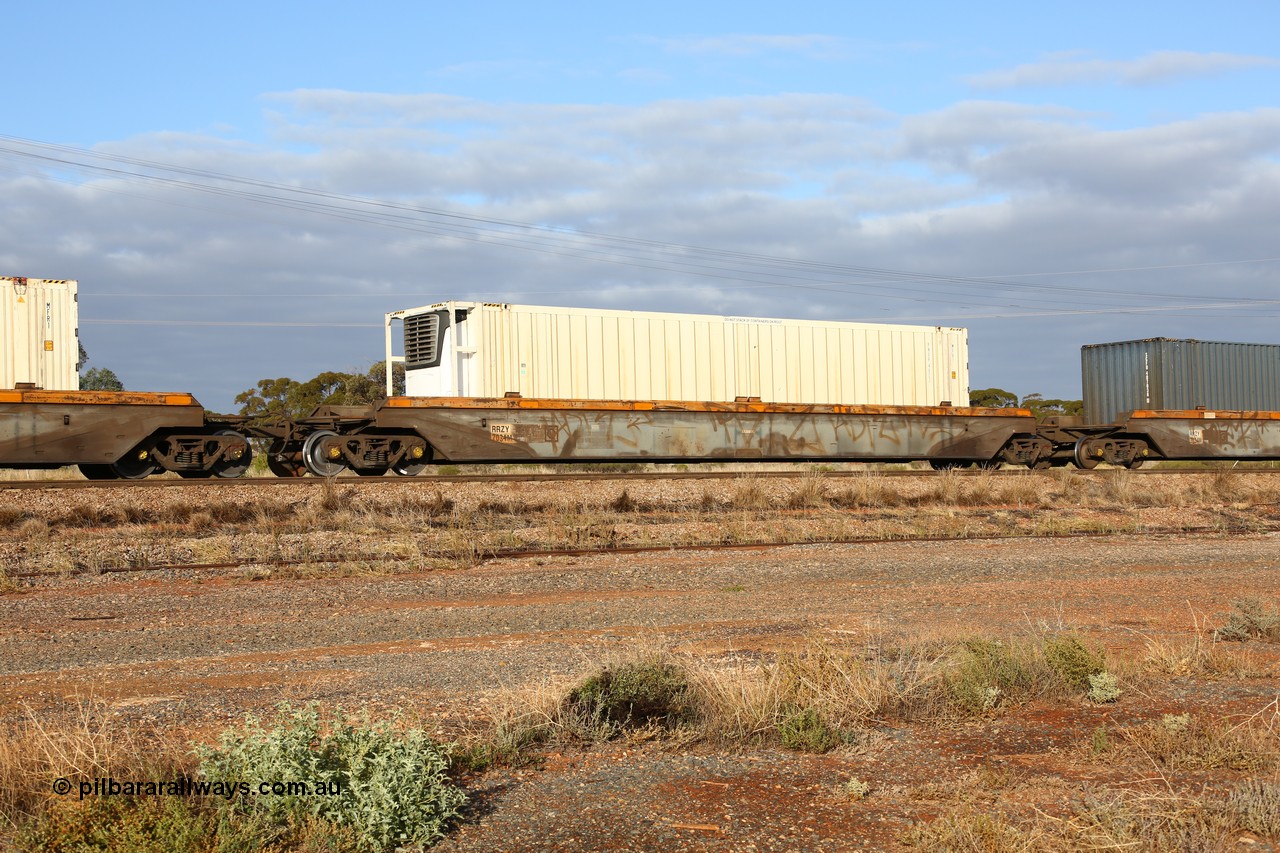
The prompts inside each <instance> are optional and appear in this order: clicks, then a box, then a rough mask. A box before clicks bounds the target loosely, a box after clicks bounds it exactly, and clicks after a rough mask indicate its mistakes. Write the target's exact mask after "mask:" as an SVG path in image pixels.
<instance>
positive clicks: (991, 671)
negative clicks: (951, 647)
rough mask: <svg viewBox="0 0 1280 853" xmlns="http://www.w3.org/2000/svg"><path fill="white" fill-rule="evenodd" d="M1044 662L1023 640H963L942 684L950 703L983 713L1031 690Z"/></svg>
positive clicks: (964, 711) (1039, 677) (1036, 681)
mask: <svg viewBox="0 0 1280 853" xmlns="http://www.w3.org/2000/svg"><path fill="white" fill-rule="evenodd" d="M1043 677H1044V665H1043V664H1042V663H1040V662H1039V661H1037V660H1036V658H1035V656H1034V654H1033V649H1031V647H1029V646H1028V645H1026V644H1025V643H1001V642H999V641H997V640H988V639H983V638H975V639H971V640H966V641H965V642H964V643H963V644H962V645H961V647H960V651H959V653H958V655H957V658H956V660H955V664H954V666H953V667H952V669H951V670H950V671H949V672H948V673H947V675H946V677H945V679H944V681H943V685H944V687H945V690H946V693H947V698H948V699H949V700H950V703H951V705H952V707H954V708H956V709H958V710H960V711H961V712H963V713H966V714H985V713H988V712H990V711H993V710H995V709H996V708H997V707H999V706H1000V705H1001V704H1002V703H1003V702H1005V701H1006V700H1010V699H1016V698H1017V697H1019V696H1022V695H1025V694H1027V693H1029V692H1031V691H1032V690H1034V689H1035V688H1036V687H1037V686H1038V685H1039V683H1040V682H1041V680H1042V679H1043Z"/></svg>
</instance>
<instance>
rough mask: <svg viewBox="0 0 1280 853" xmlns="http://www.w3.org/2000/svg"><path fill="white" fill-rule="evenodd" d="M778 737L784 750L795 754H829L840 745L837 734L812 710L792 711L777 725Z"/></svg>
mask: <svg viewBox="0 0 1280 853" xmlns="http://www.w3.org/2000/svg"><path fill="white" fill-rule="evenodd" d="M778 737H779V739H780V740H781V741H782V745H783V747H785V748H786V749H794V750H796V751H797V752H816V753H823V752H830V751H831V750H832V749H834V748H835V747H836V746H838V745H839V744H840V735H839V734H837V733H836V732H835V731H834V730H833V729H832V728H831V727H830V726H828V725H827V722H826V720H824V719H822V715H821V714H819V713H818V712H817V710H815V709H814V708H803V709H798V710H793V711H792V712H791V713H790V714H788V715H786V716H785V717H784V718H783V720H782V722H781V723H779V724H778Z"/></svg>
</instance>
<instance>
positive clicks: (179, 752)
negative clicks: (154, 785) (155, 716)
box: [0, 698, 195, 819]
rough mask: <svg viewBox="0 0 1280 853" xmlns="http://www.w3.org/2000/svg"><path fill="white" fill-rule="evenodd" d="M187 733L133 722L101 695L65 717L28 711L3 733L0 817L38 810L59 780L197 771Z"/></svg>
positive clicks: (146, 776) (158, 777) (76, 706)
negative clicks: (49, 716)
mask: <svg viewBox="0 0 1280 853" xmlns="http://www.w3.org/2000/svg"><path fill="white" fill-rule="evenodd" d="M194 767H195V763H194V759H193V756H192V755H191V754H190V747H189V746H188V744H187V741H186V739H185V738H184V737H182V736H180V735H179V734H178V733H177V732H176V731H175V730H172V729H162V728H159V727H156V726H152V725H148V724H145V723H130V722H128V721H127V720H125V719H123V718H122V717H120V716H119V715H118V714H117V713H116V712H115V711H114V710H113V709H112V708H111V706H110V705H108V704H107V703H106V702H105V701H103V700H101V699H96V698H93V699H86V700H82V701H80V702H78V703H76V704H74V705H73V706H72V707H71V711H70V713H69V714H68V715H67V716H66V717H64V718H61V719H52V720H50V719H42V718H40V717H37V716H36V715H35V714H34V713H33V712H31V711H30V710H29V709H28V710H27V712H26V716H25V718H24V719H23V720H22V721H21V722H18V723H16V724H13V725H10V726H9V728H8V731H5V732H4V735H3V737H0V815H6V816H9V817H10V819H12V818H13V817H14V816H22V815H33V814H37V813H39V812H40V811H41V810H42V809H43V808H44V807H45V806H46V805H47V804H48V802H49V801H50V799H52V794H51V790H52V788H51V785H52V783H53V781H54V780H55V779H58V778H64V779H67V780H68V781H69V782H70V783H71V784H72V786H73V788H72V790H78V789H79V784H80V783H81V782H84V781H90V782H91V781H92V780H94V779H105V778H108V777H113V778H117V779H138V780H161V781H170V780H173V779H176V778H180V777H182V776H184V775H186V774H188V773H190V772H192V771H193V770H194Z"/></svg>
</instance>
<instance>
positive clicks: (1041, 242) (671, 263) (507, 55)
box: [0, 2, 1280, 410]
mask: <svg viewBox="0 0 1280 853" xmlns="http://www.w3.org/2000/svg"><path fill="white" fill-rule="evenodd" d="M1030 8H1031V7H1028V6H1027V4H1024V3H1023V4H1016V5H1015V4H1012V3H1007V4H1004V3H1002V4H992V3H988V4H982V5H981V6H980V8H979V9H977V10H976V11H975V10H974V9H973V8H971V7H961V6H956V5H955V4H943V3H915V4H906V5H901V6H897V7H892V8H890V7H888V6H885V5H883V4H857V3H798V4H790V5H786V6H779V5H778V4H742V3H734V4H729V3H718V2H711V3H682V4H675V3H666V2H658V3H648V4H644V5H643V6H641V7H635V8H634V9H622V10H613V9H609V8H605V7H602V6H600V5H599V4H585V3H543V4H537V5H535V4H528V3H508V2H497V3H488V4H484V5H483V6H482V7H467V6H464V5H461V4H434V3H382V4H376V5H373V6H368V7H363V8H358V9H357V8H356V7H353V6H351V5H350V4H318V3H309V4H300V3H275V4H263V5H258V4H254V5H250V4H246V3H223V4H217V5H216V6H205V7H192V6H189V5H186V6H184V5H181V4H179V5H174V4H157V3H133V4H124V6H123V8H110V7H108V6H104V5H102V4H89V3H69V4H54V5H45V6H37V5H35V4H24V5H22V6H19V7H16V8H14V9H11V10H7V11H6V33H7V35H8V36H9V38H8V39H7V42H8V43H9V44H10V45H16V46H20V47H19V49H18V50H16V52H14V53H13V54H11V60H13V61H12V62H11V64H10V68H9V70H8V71H7V72H6V74H5V75H4V77H3V78H2V79H0V95H2V96H3V104H4V110H3V113H2V115H3V116H4V119H3V122H0V134H2V135H4V136H5V137H7V139H6V140H0V274H12V275H29V276H39V277H50V278H53V277H66V278H78V279H80V281H81V290H82V307H81V311H82V317H83V320H84V322H83V323H82V327H81V329H82V332H81V334H82V339H83V340H84V342H85V345H86V347H87V348H88V349H89V352H90V354H91V356H92V359H93V361H92V362H91V364H92V365H95V366H106V367H111V368H113V369H115V370H116V371H117V373H119V374H120V375H121V376H122V378H123V379H124V380H125V382H126V384H128V385H129V386H130V387H134V388H139V389H148V390H179V389H180V390H190V391H193V392H195V393H196V395H197V396H198V397H199V398H200V399H201V400H202V402H205V404H206V405H208V406H210V407H211V408H216V409H222V410H230V409H232V408H234V406H233V404H232V402H231V401H232V398H233V397H234V396H235V394H236V393H237V392H238V391H240V390H244V389H246V388H248V387H250V386H251V385H252V384H253V383H254V382H256V381H257V380H258V379H260V378H264V377H267V376H279V375H289V376H293V377H294V378H299V379H304V378H308V377H309V376H311V375H314V374H315V373H317V372H320V371H321V370H332V369H337V370H345V369H353V368H357V367H363V366H367V364H368V363H370V362H372V361H374V360H375V359H377V358H378V357H379V355H380V353H381V332H380V330H379V329H378V328H377V326H378V323H379V321H380V318H381V314H382V313H383V312H384V311H389V310H394V309H397V308H403V307H408V306H410V305H417V304H423V303H426V302H430V301H434V300H436V299H442V298H450V297H457V298H501V299H504V300H507V301H512V302H527V303H534V304H559V305H589V306H593V307H614V308H633V309H644V310H688V311H698V312H707V313H727V314H757V315H764V316H770V315H776V316H795V317H815V318H817V317H820V318H832V319H851V320H863V321H873V322H874V321H892V322H918V323H926V324H945V325H965V326H968V327H969V328H970V329H971V350H972V361H971V374H972V376H973V383H974V386H975V387H986V386H991V385H995V386H1001V387H1006V388H1009V389H1010V390H1013V391H1015V392H1017V393H1023V394H1025V393H1028V392H1032V391H1040V392H1044V393H1046V394H1049V395H1053V396H1058V395H1069V396H1074V395H1076V394H1078V393H1079V380H1078V363H1079V362H1078V352H1079V347H1080V345H1082V344H1085V343H1096V342H1101V341H1107V340H1124V339H1132V338H1137V337H1148V336H1169V337H1199V338H1203V339H1227V340H1253V341H1259V342H1273V343H1280V332H1277V331H1276V330H1277V328H1280V326H1278V324H1277V323H1276V316H1277V314H1280V306H1277V305H1276V304H1273V303H1271V302H1270V300H1273V299H1277V298H1280V288H1277V287H1276V281H1277V271H1278V267H1280V262H1278V261H1277V260H1276V257H1277V256H1280V247H1277V245H1276V243H1275V238H1274V234H1275V227H1274V225H1273V224H1272V223H1274V222H1276V221H1280V209H1278V208H1280V201H1278V199H1280V193H1278V192H1277V190H1280V166H1278V163H1277V155H1278V154H1280V104H1278V103H1277V95H1276V93H1277V92H1280V51H1278V50H1277V48H1276V41H1275V35H1274V34H1275V32H1276V31H1277V25H1278V24H1280V11H1278V9H1280V7H1276V6H1274V4H1268V3H1261V2H1257V3H1246V2H1241V3H1225V4H1219V5H1217V6H1215V7H1214V9H1213V11H1212V12H1208V11H1206V7H1204V6H1203V5H1202V4H1192V3H1161V4H1145V3H1136V4H1116V3H1109V4H1101V3H1082V4H1074V5H1072V6H1071V7H1069V8H1068V7H1066V6H1061V7H1054V8H1051V9H1047V10H1044V9H1039V8H1037V9H1036V10H1035V13H1034V15H1033V14H1030V13H1029V12H1028V9H1030ZM31 143H37V144H35V145H32V144H31ZM48 145H56V146H60V147H59V148H57V149H54V148H50V147H48ZM42 158H43V159H42ZM49 158H54V159H55V160H56V161H58V162H57V163H55V162H54V161H53V160H50V159H49ZM171 167H178V168H181V169H184V170H187V171H184V172H176V171H173V168H171ZM145 176H150V177H145ZM220 176H233V177H235V178H241V179H250V180H253V181H256V182H258V183H256V184H253V185H247V184H243V183H239V184H235V183H229V182H228V181H227V180H226V178H225V177H220ZM179 180H180V181H181V183H177V181H179ZM286 188H301V189H305V190H307V191H310V192H318V193H323V194H324V195H322V196H316V195H309V196H296V195H291V194H290V190H288V189H286ZM317 199H319V200H321V201H322V203H323V209H322V207H321V203H320V202H318V201H317ZM386 204H395V205H400V206H401V207H400V208H397V211H398V212H397V214H396V215H397V217H398V219H396V220H395V221H388V220H387V219H386V217H385V215H383V214H385V212H386V209H385V208H378V207H377V206H378V205H386ZM378 210H381V211H382V212H381V213H375V211H378ZM445 214H450V215H454V216H462V217H465V219H462V220H459V219H453V220H448V219H447V218H446V219H445V220H442V219H441V218H440V217H441V215H445ZM442 222H443V223H446V224H442ZM449 222H452V223H453V224H452V225H448V223H449ZM459 222H471V223H480V222H483V223H487V224H485V225H484V226H483V228H481V227H480V226H479V225H478V224H476V225H474V226H468V227H467V228H466V229H464V230H462V231H458V230H450V229H451V228H453V227H454V226H456V225H457V223H459ZM499 222H502V223H527V224H530V225H533V226H551V227H553V228H555V229H557V230H556V231H555V232H551V231H545V230H538V229H536V228H534V229H523V230H519V229H516V230H513V227H512V226H503V225H498V224H496V223H499ZM446 225H448V227H446ZM587 233H590V234H602V235H609V236H612V237H621V238H627V239H629V240H632V241H635V240H643V241H651V242H652V243H653V245H654V247H655V248H654V249H653V250H652V252H651V253H650V254H648V255H646V256H644V257H641V256H638V255H636V254H635V253H634V252H633V251H632V250H631V249H625V248H622V247H623V246H625V245H627V244H620V243H618V242H617V241H609V240H598V239H595V238H592V237H587V236H580V238H579V239H574V240H572V241H568V240H566V239H565V235H566V234H574V235H585V234H587ZM630 245H633V246H634V244H630ZM690 246H692V247H702V248H707V249H715V250H718V251H719V252H721V253H724V254H721V255H718V256H714V258H713V257H712V256H708V255H705V254H699V253H695V252H691V251H690V250H688V249H682V248H680V247H690ZM762 255H763V256H768V258H769V260H768V261H767V262H766V261H765V260H762V259H761V258H760V256H762ZM784 262H785V263H784ZM813 264H822V265H824V266H823V267H822V268H821V270H820V274H819V273H818V272H815V269H816V268H815V267H814V266H813ZM1084 312H1088V313H1084ZM251 323H252V324H256V325H249V324H251ZM303 324H305V325H303Z"/></svg>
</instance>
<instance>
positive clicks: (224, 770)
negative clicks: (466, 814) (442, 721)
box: [199, 705, 466, 851]
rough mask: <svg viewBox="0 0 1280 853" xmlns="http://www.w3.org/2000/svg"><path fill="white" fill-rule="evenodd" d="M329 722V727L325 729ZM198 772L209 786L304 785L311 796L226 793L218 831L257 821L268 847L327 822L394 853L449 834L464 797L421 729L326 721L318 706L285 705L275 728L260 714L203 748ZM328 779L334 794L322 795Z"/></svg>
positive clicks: (367, 845)
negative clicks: (279, 835)
mask: <svg viewBox="0 0 1280 853" xmlns="http://www.w3.org/2000/svg"><path fill="white" fill-rule="evenodd" d="M326 728H327V729H328V730H327V731H326ZM199 755H200V772H201V775H202V776H203V778H204V780H205V781H207V782H211V783H216V782H219V781H222V782H232V783H247V784H248V785H249V786H250V787H252V788H256V787H257V786H258V785H259V784H260V783H286V784H287V783H305V784H306V785H308V786H310V790H311V792H309V793H307V794H300V793H279V794H275V793H267V794H259V793H258V792H257V791H256V790H255V791H254V792H253V793H250V794H248V795H247V796H234V797H222V798H221V799H220V800H219V801H218V804H217V808H218V810H219V814H220V818H221V824H220V828H219V835H220V836H222V835H224V833H225V834H226V835H227V836H228V840H229V839H230V836H231V835H233V834H234V833H233V832H232V830H233V827H234V825H235V824H236V823H237V822H244V821H248V822H249V823H251V824H254V826H255V831H254V832H253V835H254V836H255V837H256V838H257V839H258V841H259V842H260V843H261V842H262V841H264V840H267V839H264V838H263V837H262V835H263V833H264V832H266V831H269V830H270V829H271V828H276V829H277V830H278V831H282V830H283V829H284V828H287V827H294V828H296V827H298V826H301V825H304V824H306V823H307V822H308V821H309V820H315V819H319V820H322V821H327V822H329V823H331V824H334V825H336V826H338V827H343V828H346V829H349V830H350V831H352V832H353V833H354V836H355V838H356V839H357V844H358V847H359V849H362V850H367V851H383V850H394V849H396V848H398V847H400V846H402V845H411V844H419V845H424V844H430V843H432V842H434V841H436V840H438V839H439V838H440V837H441V836H443V834H444V828H445V826H446V825H447V824H448V822H449V821H450V820H451V819H452V818H454V817H455V816H457V815H458V813H459V809H460V808H461V806H462V804H463V803H464V802H465V800H466V796H465V795H464V794H463V793H462V791H461V790H459V789H458V788H457V787H456V786H454V785H453V784H452V783H451V782H450V781H449V779H448V778H447V776H446V771H447V769H448V766H449V761H448V756H447V753H446V751H445V749H444V747H442V746H441V745H440V744H438V743H436V742H435V741H434V740H432V738H431V737H430V736H429V735H428V734H427V733H426V732H425V731H422V730H420V729H407V730H404V731H396V730H394V729H393V728H392V727H391V725H390V724H389V723H386V722H380V723H371V722H369V721H367V720H364V721H361V722H360V724H358V725H353V724H352V723H350V722H348V721H347V720H345V719H343V718H341V717H339V718H338V719H335V720H334V721H333V722H331V723H330V724H329V725H328V726H327V727H326V726H325V725H323V723H322V720H321V718H320V714H319V713H318V711H317V710H316V709H315V708H314V707H308V708H304V709H293V708H290V707H288V706H283V705H282V706H281V707H280V709H279V711H278V713H277V717H276V719H275V720H274V723H273V724H272V725H271V726H270V727H268V726H267V725H266V724H264V723H263V722H262V721H260V720H258V719H257V718H255V717H249V718H247V719H246V720H245V723H244V726H243V727H242V728H236V729H229V730H227V731H226V732H224V733H223V734H222V736H221V738H219V740H218V744H217V746H213V747H202V748H200V749H199ZM321 785H323V786H324V787H325V788H326V789H327V790H328V792H329V793H327V794H318V793H314V791H315V790H316V788H317V787H318V786H321Z"/></svg>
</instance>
